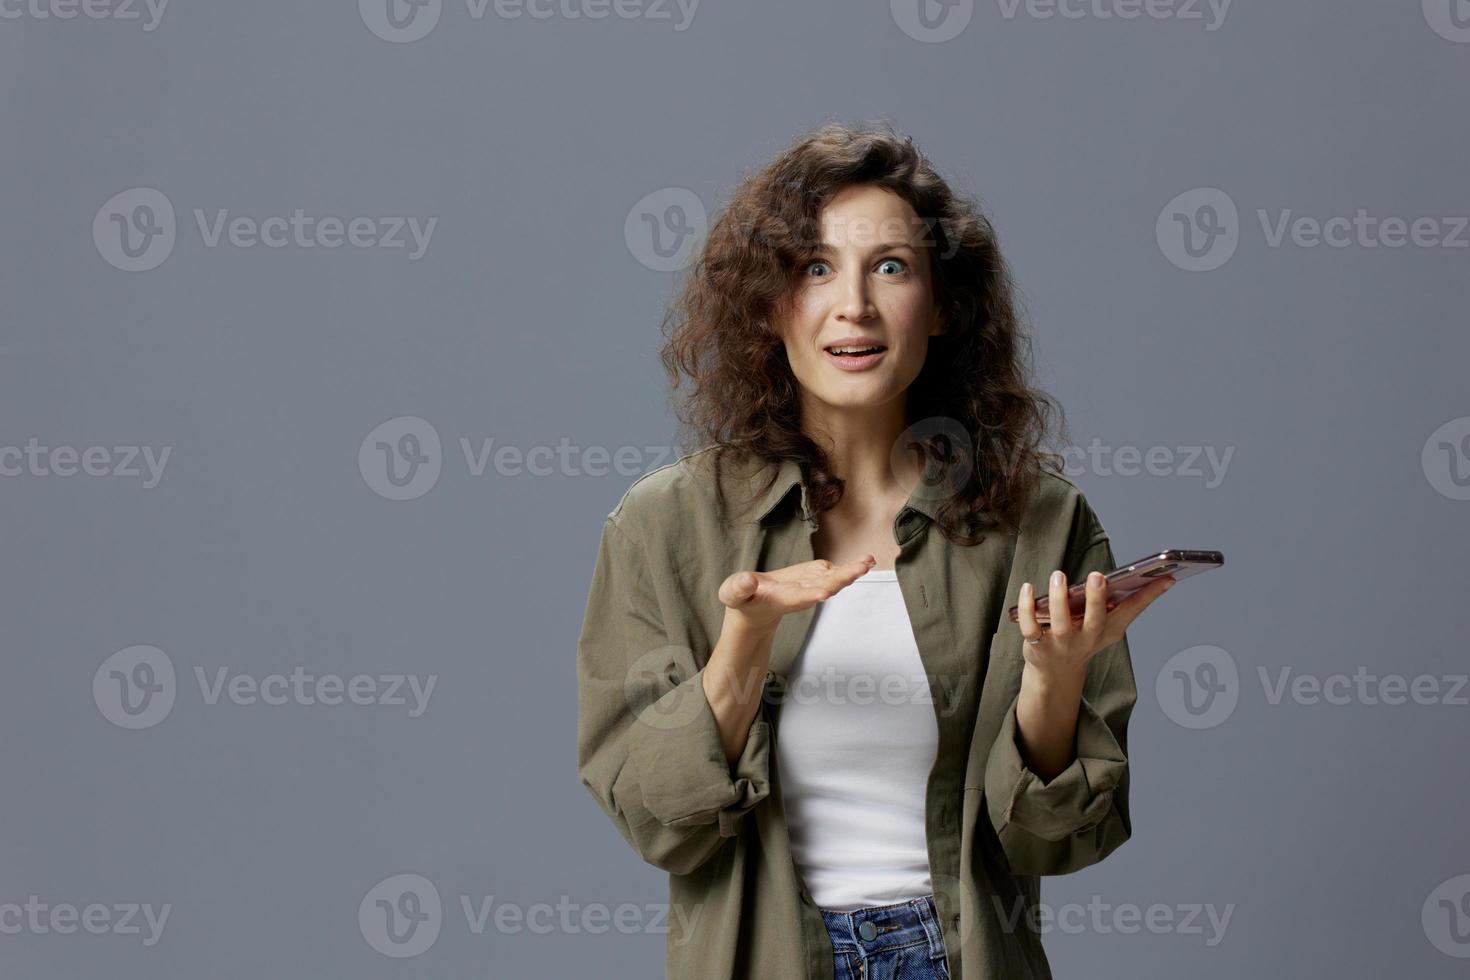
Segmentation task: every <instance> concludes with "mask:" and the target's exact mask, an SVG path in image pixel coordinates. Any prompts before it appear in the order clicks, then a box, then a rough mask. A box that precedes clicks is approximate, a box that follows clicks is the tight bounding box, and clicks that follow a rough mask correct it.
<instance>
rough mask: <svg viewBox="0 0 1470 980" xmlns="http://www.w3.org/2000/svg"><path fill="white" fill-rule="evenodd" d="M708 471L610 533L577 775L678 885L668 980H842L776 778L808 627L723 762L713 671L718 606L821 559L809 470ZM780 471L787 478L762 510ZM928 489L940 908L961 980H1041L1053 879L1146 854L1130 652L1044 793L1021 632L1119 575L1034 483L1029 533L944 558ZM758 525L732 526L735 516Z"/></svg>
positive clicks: (1091, 689) (911, 569) (669, 470)
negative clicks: (753, 574)
mask: <svg viewBox="0 0 1470 980" xmlns="http://www.w3.org/2000/svg"><path fill="white" fill-rule="evenodd" d="M712 459H713V449H712V448H710V449H704V450H701V451H699V452H695V453H690V454H688V455H685V456H683V457H681V458H680V459H679V460H677V461H676V462H674V463H670V464H669V465H667V466H663V467H660V468H658V469H656V470H653V471H651V472H649V473H646V474H644V475H643V476H641V477H639V478H638V479H637V480H635V481H634V482H633V484H632V485H631V486H630V487H629V488H628V490H627V491H626V492H625V493H624V494H623V497H622V499H621V500H619V502H618V504H617V506H616V507H615V508H614V509H613V511H612V512H611V513H610V514H609V515H608V517H607V520H606V522H605V523H604V525H603V529H602V538H601V543H600V545H599V548H598V552H597V559H596V564H595V566H594V569H593V577H592V585H591V591H590V594H589V596H588V599H587V607H586V616H585V620H584V622H583V626H582V631H581V637H580V639H579V641H578V648H577V681H578V701H579V718H578V731H577V742H578V758H577V762H578V772H579V775H580V778H581V781H582V784H583V785H584V786H586V787H587V789H588V790H589V791H590V792H591V793H592V795H593V797H595V798H596V800H597V802H598V805H599V806H601V807H602V809H603V811H604V812H605V813H606V814H607V816H608V817H609V818H610V819H611V820H612V822H613V825H614V826H615V827H616V828H617V830H618V832H619V833H620V834H621V835H622V836H623V838H624V839H626V840H627V842H628V843H629V844H630V845H631V846H632V848H633V850H634V851H636V852H637V854H638V856H639V857H641V858H642V859H643V860H644V861H646V862H648V863H649V864H652V865H654V866H655V867H658V868H662V869H664V870H665V871H668V872H669V901H670V905H671V907H670V914H669V920H668V921H669V933H668V938H667V966H668V976H669V977H670V978H671V980H737V978H738V980H745V978H752V980H754V978H759V980H803V978H811V980H830V978H831V977H832V975H833V954H832V946H831V942H830V941H829V939H828V936H827V930H826V927H825V925H824V923H823V920H822V916H821V913H820V911H819V910H818V907H817V906H816V905H815V904H814V903H813V902H812V899H811V895H810V893H809V892H808V891H807V889H806V886H805V884H804V883H803V881H802V878H801V874H800V871H799V869H798V868H797V866H796V864H795V863H794V861H793V858H792V853H791V846H790V841H789V839H788V837H787V828H786V821H785V817H784V814H783V810H782V804H781V784H780V779H779V774H778V773H777V770H776V760H777V753H776V742H777V739H778V738H780V728H781V725H780V720H781V713H780V704H781V698H780V696H779V691H780V689H781V685H782V682H783V680H784V678H785V677H786V675H787V672H788V671H789V669H790V668H791V666H792V664H793V662H794V661H795V659H796V656H797V654H798V653H799V652H800V650H801V647H802V644H803V643H804V641H805V639H806V635H807V631H808V627H809V626H810V624H811V622H812V620H813V618H814V616H815V611H816V607H815V606H812V607H810V608H808V609H806V610H803V611H802V612H799V613H793V614H791V615H788V616H787V617H786V618H785V619H783V620H782V622H781V625H780V627H779V629H778V630H777V632H776V636H775V641H774V646H773V649H772V653H771V659H770V670H769V671H768V672H767V674H766V687H765V690H764V693H763V696H762V701H761V705H760V710H759V712H758V714H757V715H756V717H755V720H754V721H753V722H752V724H751V727H750V732H749V736H748V738H747V741H746V744H745V750H744V753H743V754H742V755H741V757H740V759H739V760H737V761H736V762H735V763H734V764H733V765H730V764H727V762H726V760H725V756H724V751H723V749H722V748H721V745H720V737H719V730H718V728H717V727H716V724H715V718H714V713H713V712H712V711H711V709H710V706H709V701H708V699H707V698H706V697H705V695H704V688H703V685H702V683H701V680H702V678H701V670H702V669H703V667H704V665H705V664H706V663H707V662H708V659H709V655H710V652H711V650H712V649H713V647H714V645H715V642H716V641H717V640H718V639H719V633H720V627H721V624H722V622H723V619H724V609H725V607H724V606H723V604H721V602H720V600H719V597H718V590H719V587H720V584H721V583H722V582H723V581H724V580H725V578H726V577H727V576H729V575H730V574H732V573H734V572H736V571H740V570H743V569H752V570H758V571H767V570H771V569H776V568H781V567H784V566H786V565H791V564H795V563H797V562H802V561H809V560H811V558H812V557H813V547H812V541H811V534H812V532H813V531H814V530H815V529H816V526H817V519H816V517H814V516H813V515H812V514H811V513H810V511H809V510H808V499H807V488H806V486H805V485H804V483H803V482H802V480H801V473H800V467H799V466H798V464H797V463H796V462H795V461H794V460H787V461H785V462H784V463H782V464H780V465H779V466H776V465H775V464H769V463H757V464H756V465H747V466H744V467H742V468H741V471H740V472H736V471H735V470H734V469H732V467H731V466H730V465H729V464H728V463H727V464H726V466H725V467H723V468H722V469H723V471H722V473H721V479H722V480H723V481H724V484H725V487H726V493H727V505H728V506H729V507H730V510H729V511H728V512H725V514H724V516H723V518H722V512H721V511H720V510H719V508H718V507H717V505H716V500H715V496H714V479H715V478H714V475H713V468H712V467H711V466H710V463H711V461H712ZM772 468H775V469H776V470H777V472H778V479H777V481H776V483H775V484H774V485H773V486H772V488H771V489H770V490H769V491H768V492H767V493H765V494H764V495H763V496H759V497H756V492H757V491H758V490H760V488H762V487H763V486H764V478H765V476H766V475H768V474H769V472H770V470H771V469H772ZM924 490H925V485H924V484H920V485H919V486H918V487H917V488H916V489H915V491H914V493H912V494H911V495H910V497H909V500H908V502H907V503H906V504H905V506H904V507H903V509H902V510H900V511H899V513H898V515H897V517H896V518H895V519H894V522H893V534H894V537H895V540H896V541H897V543H898V544H899V546H900V549H901V550H900V552H899V557H898V560H897V562H896V568H897V576H898V581H899V586H900V590H901V592H902V594H903V600H904V605H905V606H906V607H907V609H908V614H909V620H910V623H911V625H912V628H913V632H914V638H915V640H916V641H917V643H918V647H919V654H920V657H921V659H922V661H923V664H924V671H925V673H926V675H927V676H928V677H929V681H930V688H931V690H932V692H933V701H934V710H935V717H936V720H937V723H938V727H939V748H938V754H937V756H936V758H935V760H934V764H933V767H932V769H931V770H930V772H929V778H928V784H927V791H926V794H925V800H924V803H925V809H924V820H925V837H926V840H927V843H928V851H929V871H930V877H931V880H932V892H933V895H934V900H935V903H936V905H937V907H938V911H939V921H940V926H941V929H942V931H943V935H944V944H945V947H946V953H947V957H948V966H949V971H950V976H951V977H953V978H955V980H1002V978H1004V980H1013V978H1017V977H1050V976H1051V972H1050V970H1049V968H1048V966H1047V961H1046V957H1045V954H1044V953H1043V952H1042V948H1041V943H1040V938H1039V936H1038V935H1037V933H1036V932H1035V931H1034V922H1035V921H1037V920H1036V919H1035V918H1034V916H1035V915H1036V914H1037V912H1038V910H1036V909H1035V907H1036V906H1038V905H1039V902H1040V897H1039V885H1040V883H1039V880H1038V876H1039V875H1059V874H1067V873H1069V872H1072V871H1076V870H1078V869H1079V868H1084V867H1087V866H1088V865H1091V864H1094V863H1096V862H1098V861H1100V860H1102V859H1103V858H1104V857H1106V856H1107V855H1108V854H1109V853H1111V852H1112V851H1113V850H1114V849H1115V848H1117V847H1118V845H1119V844H1121V843H1123V841H1125V840H1127V839H1128V837H1129V834H1130V833H1131V823H1130V820H1129V816H1128V756H1127V740H1126V739H1127V725H1128V716H1129V714H1130V713H1131V711H1132V709H1133V704H1134V702H1135V700H1136V698H1137V690H1136V688H1135V686H1134V680H1133V668H1132V663H1131V661H1130V659H1129V654H1128V643H1127V640H1126V639H1121V640H1119V641H1118V642H1116V643H1114V644H1113V645H1112V646H1109V647H1106V648H1104V649H1103V650H1101V651H1099V652H1098V653H1097V655H1096V656H1095V657H1094V658H1093V660H1092V661H1091V663H1090V664H1089V665H1088V669H1087V678H1086V685H1085V687H1084V689H1083V701H1082V705H1081V711H1080V714H1079V721H1078V725H1077V757H1076V759H1075V760H1074V761H1073V762H1072V763H1071V765H1070V766H1068V767H1067V768H1066V769H1065V770H1064V771H1062V772H1061V773H1059V774H1058V775H1057V776H1056V777H1055V778H1054V779H1052V780H1051V781H1050V782H1043V781H1042V780H1041V778H1040V777H1038V776H1037V775H1035V774H1034V773H1032V772H1031V771H1030V770H1028V769H1027V768H1026V766H1025V764H1024V763H1023V762H1022V760H1021V755H1020V752H1019V750H1018V749H1017V746H1016V743H1015V726H1016V694H1017V692H1018V691H1019V690H1020V685H1021V667H1022V664H1023V663H1024V661H1023V658H1022V654H1021V647H1022V645H1023V642H1024V641H1023V640H1022V638H1021V634H1020V630H1019V627H1017V626H1016V625H1015V624H1014V623H1012V622H1010V619H1009V618H1008V617H1007V616H1006V610H1008V609H1009V608H1010V607H1011V606H1012V605H1014V604H1015V603H1016V602H1017V600H1018V596H1019V593H1020V588H1021V583H1023V582H1026V581H1030V582H1032V583H1034V584H1036V585H1037V586H1038V589H1039V591H1040V592H1041V593H1042V594H1044V593H1045V589H1046V580H1047V577H1048V576H1049V575H1050V574H1051V572H1052V570H1053V569H1057V568H1060V569H1062V570H1063V571H1064V572H1065V573H1066V574H1067V580H1068V583H1069V584H1076V583H1077V582H1080V581H1082V580H1083V578H1084V577H1085V576H1086V574H1087V573H1088V572H1090V571H1092V570H1093V569H1097V570H1099V571H1109V570H1111V569H1112V568H1113V566H1114V562H1113V554H1112V550H1111V548H1110V545H1109V542H1108V536H1107V534H1106V533H1105V532H1104V530H1103V528H1102V525H1101V524H1100V523H1099V522H1098V518H1097V515H1096V514H1094V513H1093V510H1092V508H1091V507H1090V506H1089V505H1088V504H1087V502H1086V500H1085V499H1084V498H1083V495H1082V492H1081V491H1080V490H1078V488H1077V487H1076V486H1075V485H1074V484H1073V483H1071V482H1070V481H1069V480H1067V479H1066V478H1065V477H1063V476H1061V475H1059V474H1057V473H1055V472H1053V471H1051V470H1043V471H1042V477H1041V480H1040V483H1039V488H1038V491H1037V493H1036V494H1035V495H1034V497H1033V499H1032V501H1031V502H1030V505H1029V508H1028V510H1027V513H1026V516H1025V518H1024V520H1023V522H1022V526H1021V530H1020V532H1019V534H1015V533H1011V534H1006V533H999V532H996V533H988V534H987V535H986V537H985V538H984V540H982V541H981V542H980V543H979V544H977V545H974V546H972V547H961V546H957V545H955V544H953V543H951V542H950V541H949V540H948V539H947V538H946V537H945V536H944V534H943V533H942V531H941V530H940V528H939V526H938V525H937V524H935V523H934V522H933V518H934V513H935V512H936V506H935V505H936V503H937V502H936V501H934V500H932V499H929V498H930V497H931V496H932V493H924V492H921V491H924ZM742 504H743V505H744V506H741V505H742Z"/></svg>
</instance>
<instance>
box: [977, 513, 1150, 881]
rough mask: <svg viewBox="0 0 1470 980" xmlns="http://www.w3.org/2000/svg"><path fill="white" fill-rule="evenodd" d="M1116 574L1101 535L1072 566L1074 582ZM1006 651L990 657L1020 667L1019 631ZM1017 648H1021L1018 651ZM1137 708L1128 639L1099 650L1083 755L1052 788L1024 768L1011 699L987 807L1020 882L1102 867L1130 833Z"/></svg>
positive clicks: (1082, 713)
mask: <svg viewBox="0 0 1470 980" xmlns="http://www.w3.org/2000/svg"><path fill="white" fill-rule="evenodd" d="M1113 567H1114V561H1113V553H1112V548H1111V546H1110V544H1109V542H1108V539H1107V537H1106V536H1105V535H1102V534H1101V533H1100V531H1098V530H1095V531H1094V533H1093V534H1092V535H1091V540H1089V541H1088V542H1087V543H1086V544H1084V545H1082V546H1081V547H1079V548H1077V549H1075V557H1069V559H1068V561H1067V567H1065V568H1064V569H1063V571H1065V572H1066V574H1067V581H1068V582H1069V583H1070V584H1076V583H1077V582H1080V581H1083V579H1084V578H1085V577H1086V575H1087V574H1088V573H1089V572H1092V571H1094V570H1095V571H1101V572H1108V571H1111V570H1112V568H1113ZM1002 641H1003V642H1005V643H1006V644H1007V646H1008V648H1007V649H1005V650H991V656H992V657H1000V656H1013V657H1017V658H1020V657H1022V652H1021V644H1023V643H1024V642H1025V641H1024V639H1023V638H1022V637H1021V635H1020V633H1019V632H1017V631H1009V632H1006V633H1001V634H997V636H996V640H995V642H996V643H1000V642H1002ZM1010 647H1014V649H1011V648H1010ZM1137 700H1138V691H1137V687H1136V685H1135V683H1134V679H1133V665H1132V661H1131V659H1130V657H1129V652H1128V640H1127V637H1126V636H1125V637H1122V638H1120V639H1119V640H1118V641H1117V642H1116V643H1113V644H1112V645H1110V646H1107V647H1104V648H1103V649H1102V650H1099V651H1098V652H1097V654H1096V655H1095V656H1094V657H1093V659H1092V660H1091V662H1089V664H1088V667H1087V677H1086V679H1085V681H1084V683H1083V690H1082V703H1081V705H1080V707H1079V711H1078V716H1077V742H1076V745H1077V754H1076V758H1074V759H1073V760H1072V762H1071V764H1070V765H1068V766H1067V768H1066V769H1064V770H1062V771H1061V772H1060V773H1058V774H1057V775H1056V776H1055V777H1053V778H1052V779H1051V780H1049V781H1043V780H1042V778H1041V777H1040V776H1038V775H1036V773H1034V772H1032V771H1031V770H1030V769H1027V768H1026V764H1025V762H1024V761H1023V760H1022V757H1021V751H1020V748H1019V747H1018V746H1017V744H1016V698H1012V699H1011V702H1010V705H1009V707H1008V708H1007V710H1006V714H1005V717H1004V720H1003V721H1002V723H1001V727H1000V732H999V734H998V735H997V736H996V739H995V742H994V743H993V744H992V746H991V749H990V755H989V757H988V759H987V760H986V766H985V797H986V801H987V807H988V809H989V814H990V819H991V823H992V825H993V826H994V827H995V830H996V835H997V836H998V837H999V839H1000V843H1001V846H1002V848H1004V850H1005V854H1006V858H1007V860H1008V862H1009V863H1010V865H1011V868H1012V870H1014V871H1016V872H1017V873H1020V874H1033V875H1057V874H1069V873H1071V872H1073V871H1077V870H1079V869H1081V868H1085V867H1087V866H1089V865H1092V864H1096V863H1097V862H1098V861H1101V860H1102V859H1103V858H1104V857H1106V856H1107V855H1108V854H1110V853H1112V851H1113V850H1115V849H1116V848H1117V847H1118V846H1119V845H1120V844H1122V843H1123V842H1124V841H1126V840H1127V839H1128V837H1129V836H1130V835H1131V833H1132V825H1131V823H1130V820H1129V814H1128V754H1127V731H1128V718H1129V715H1130V714H1132V711H1133V705H1134V703H1135V702H1136V701H1137Z"/></svg>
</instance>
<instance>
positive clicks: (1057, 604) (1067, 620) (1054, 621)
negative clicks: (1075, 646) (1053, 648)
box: [1046, 569, 1072, 636]
mask: <svg viewBox="0 0 1470 980" xmlns="http://www.w3.org/2000/svg"><path fill="white" fill-rule="evenodd" d="M1048 583H1049V584H1048V586H1047V602H1048V604H1049V605H1048V607H1047V610H1046V611H1047V613H1048V614H1049V615H1050V616H1051V632H1052V635H1053V636H1069V635H1071V633H1072V610H1071V609H1069V608H1068V607H1067V574H1066V573H1065V572H1063V571H1062V570H1061V569H1057V570H1056V571H1054V572H1052V573H1051V578H1050V579H1048Z"/></svg>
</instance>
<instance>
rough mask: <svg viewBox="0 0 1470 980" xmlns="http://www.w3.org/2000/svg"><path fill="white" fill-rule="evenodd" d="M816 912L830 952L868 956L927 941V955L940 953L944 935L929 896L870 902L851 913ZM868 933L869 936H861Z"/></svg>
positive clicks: (932, 956) (933, 955)
mask: <svg viewBox="0 0 1470 980" xmlns="http://www.w3.org/2000/svg"><path fill="white" fill-rule="evenodd" d="M820 911H821V913H822V918H823V919H824V920H826V923H827V934H828V935H829V936H831V938H832V949H833V951H834V952H837V953H843V952H849V953H862V954H865V955H869V956H871V955H873V954H874V953H881V952H883V951H884V950H889V949H899V948H901V947H904V946H915V945H918V944H919V943H927V944H928V946H929V956H930V958H932V959H939V958H942V957H943V956H944V936H943V934H942V933H941V932H940V931H939V916H938V915H937V914H936V911H935V908H934V896H933V895H925V896H923V897H922V898H912V899H909V900H908V901H907V902H899V903H897V904H896V905H870V906H868V907H867V908H861V909H853V910H852V911H851V912H838V911H835V910H833V909H821V910H820ZM869 936H870V937H872V938H865V937H869Z"/></svg>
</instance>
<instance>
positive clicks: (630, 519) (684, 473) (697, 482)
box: [607, 446, 730, 537]
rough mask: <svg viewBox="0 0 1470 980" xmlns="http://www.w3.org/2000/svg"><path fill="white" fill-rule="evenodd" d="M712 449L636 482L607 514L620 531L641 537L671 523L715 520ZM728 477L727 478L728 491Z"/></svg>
mask: <svg viewBox="0 0 1470 980" xmlns="http://www.w3.org/2000/svg"><path fill="white" fill-rule="evenodd" d="M716 448H717V447H715V446H707V447H705V448H704V449H700V450H696V451H695V452H690V453H685V454H684V455H682V456H680V457H679V458H678V459H676V460H674V462H672V463H666V464H664V465H663V466H659V467H656V468H654V469H651V470H649V471H648V472H647V473H644V474H643V475H642V476H639V477H638V478H637V479H635V480H634V481H633V482H632V483H631V484H630V485H629V486H628V488H627V489H626V490H624V491H623V494H622V496H621V497H619V498H618V501H617V504H616V505H615V506H614V507H613V509H612V511H611V512H610V513H609V514H608V515H607V521H608V523H610V524H613V525H615V526H616V527H618V528H619V529H620V530H622V531H624V532H627V533H630V534H632V535H634V536H638V537H642V536H643V535H644V534H645V533H646V532H648V531H650V530H651V529H653V528H656V527H659V526H662V525H667V524H669V523H671V522H673V523H679V524H684V525H686V526H689V525H694V524H698V523H700V522H702V521H703V520H706V519H714V518H715V517H716V515H717V513H718V510H717V504H716V495H715V481H716V468H715V450H716ZM729 482H730V478H729V476H728V475H727V476H726V483H727V492H729V489H728V485H729Z"/></svg>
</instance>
